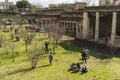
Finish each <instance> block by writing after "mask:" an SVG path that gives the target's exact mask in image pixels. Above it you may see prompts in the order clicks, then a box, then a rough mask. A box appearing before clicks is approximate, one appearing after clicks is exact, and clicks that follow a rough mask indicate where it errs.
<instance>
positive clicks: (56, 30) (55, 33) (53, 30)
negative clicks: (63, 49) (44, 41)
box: [48, 23, 65, 53]
mask: <svg viewBox="0 0 120 80" xmlns="http://www.w3.org/2000/svg"><path fill="white" fill-rule="evenodd" d="M56 24H57V23H56ZM64 33H65V29H64V28H60V27H59V26H57V25H54V26H50V27H48V37H49V38H52V39H53V53H55V48H56V45H57V43H58V41H59V40H60V39H61V38H62V36H63V35H64Z"/></svg>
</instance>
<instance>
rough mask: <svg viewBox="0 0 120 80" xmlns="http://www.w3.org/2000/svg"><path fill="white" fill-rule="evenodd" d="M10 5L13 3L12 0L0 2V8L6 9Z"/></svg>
mask: <svg viewBox="0 0 120 80" xmlns="http://www.w3.org/2000/svg"><path fill="white" fill-rule="evenodd" d="M11 5H13V2H9V1H8V0H5V1H4V2H0V9H1V10H8V9H9V8H10V6H11Z"/></svg>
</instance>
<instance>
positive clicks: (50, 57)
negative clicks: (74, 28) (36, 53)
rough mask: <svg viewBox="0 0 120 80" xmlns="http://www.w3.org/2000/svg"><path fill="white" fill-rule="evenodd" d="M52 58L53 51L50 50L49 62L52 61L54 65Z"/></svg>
mask: <svg viewBox="0 0 120 80" xmlns="http://www.w3.org/2000/svg"><path fill="white" fill-rule="evenodd" d="M52 60H53V55H52V52H50V55H49V63H50V65H52Z"/></svg>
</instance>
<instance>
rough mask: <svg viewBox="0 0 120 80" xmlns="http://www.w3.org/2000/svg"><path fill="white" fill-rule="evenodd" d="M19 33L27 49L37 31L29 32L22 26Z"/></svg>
mask: <svg viewBox="0 0 120 80" xmlns="http://www.w3.org/2000/svg"><path fill="white" fill-rule="evenodd" d="M19 35H20V37H22V38H23V40H24V42H25V45H26V50H25V51H27V50H28V45H29V44H31V42H32V40H33V38H34V37H35V33H33V32H28V31H27V30H25V29H24V28H21V30H20V31H19Z"/></svg>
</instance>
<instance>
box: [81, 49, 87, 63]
mask: <svg viewBox="0 0 120 80" xmlns="http://www.w3.org/2000/svg"><path fill="white" fill-rule="evenodd" d="M82 62H83V63H84V62H85V63H87V60H86V52H85V48H83V49H82Z"/></svg>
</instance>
